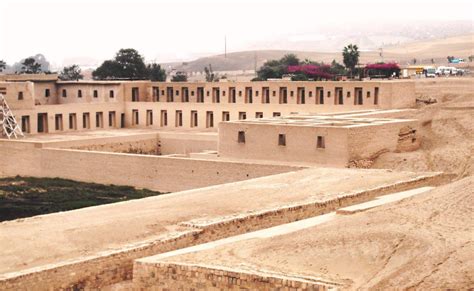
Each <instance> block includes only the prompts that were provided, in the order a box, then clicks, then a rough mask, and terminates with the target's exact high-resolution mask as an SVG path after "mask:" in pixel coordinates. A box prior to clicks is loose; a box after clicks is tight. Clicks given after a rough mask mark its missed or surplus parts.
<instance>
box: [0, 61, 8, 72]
mask: <svg viewBox="0 0 474 291" xmlns="http://www.w3.org/2000/svg"><path fill="white" fill-rule="evenodd" d="M6 68H7V63H5V61H4V60H0V72H3V70H5V69H6Z"/></svg>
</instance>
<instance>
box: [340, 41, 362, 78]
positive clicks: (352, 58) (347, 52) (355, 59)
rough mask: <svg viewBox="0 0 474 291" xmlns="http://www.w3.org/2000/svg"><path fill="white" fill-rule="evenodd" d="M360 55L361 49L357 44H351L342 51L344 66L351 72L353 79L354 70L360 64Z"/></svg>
mask: <svg viewBox="0 0 474 291" xmlns="http://www.w3.org/2000/svg"><path fill="white" fill-rule="evenodd" d="M359 55H360V54H359V48H358V47H357V45H355V44H349V45H348V46H345V47H344V49H343V50H342V60H343V63H344V66H346V68H347V69H348V70H349V73H350V77H351V79H352V74H353V72H354V69H355V67H356V65H357V64H358V63H359Z"/></svg>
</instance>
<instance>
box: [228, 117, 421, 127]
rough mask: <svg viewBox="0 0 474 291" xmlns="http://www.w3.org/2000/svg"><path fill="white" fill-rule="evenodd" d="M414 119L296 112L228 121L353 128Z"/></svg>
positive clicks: (235, 122)
mask: <svg viewBox="0 0 474 291" xmlns="http://www.w3.org/2000/svg"><path fill="white" fill-rule="evenodd" d="M412 121H414V120H412V119H396V118H370V117H345V116H337V115H336V116H328V115H319V114H318V115H316V114H314V115H313V114H310V115H303V114H295V115H288V116H283V117H269V118H254V119H248V120H235V121H228V123H234V124H255V125H270V126H271V125H275V126H277V125H278V126H281V125H290V126H302V127H323V128H324V127H338V128H353V127H363V126H373V125H384V124H390V123H404V122H412Z"/></svg>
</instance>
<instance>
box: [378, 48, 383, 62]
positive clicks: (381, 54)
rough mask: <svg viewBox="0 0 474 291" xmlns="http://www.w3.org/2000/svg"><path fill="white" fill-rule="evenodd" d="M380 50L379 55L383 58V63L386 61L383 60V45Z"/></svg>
mask: <svg viewBox="0 0 474 291" xmlns="http://www.w3.org/2000/svg"><path fill="white" fill-rule="evenodd" d="M379 50H380V53H379V55H380V57H381V58H382V63H383V62H384V61H383V47H380V49H379Z"/></svg>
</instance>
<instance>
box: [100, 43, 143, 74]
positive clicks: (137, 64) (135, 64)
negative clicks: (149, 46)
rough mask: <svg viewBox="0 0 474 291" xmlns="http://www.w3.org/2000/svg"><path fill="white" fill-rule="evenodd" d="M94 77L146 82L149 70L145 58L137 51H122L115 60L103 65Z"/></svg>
mask: <svg viewBox="0 0 474 291" xmlns="http://www.w3.org/2000/svg"><path fill="white" fill-rule="evenodd" d="M92 76H93V77H94V78H95V79H101V80H103V79H128V80H144V79H148V78H149V70H148V69H147V66H146V65H145V61H144V60H143V57H142V56H141V55H140V54H139V53H138V51H136V50H135V49H121V50H119V51H118V52H117V54H116V55H115V58H114V59H113V60H107V61H105V62H103V63H102V65H100V66H99V67H98V68H97V69H96V70H95V71H94V72H92Z"/></svg>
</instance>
